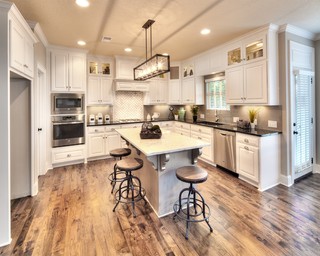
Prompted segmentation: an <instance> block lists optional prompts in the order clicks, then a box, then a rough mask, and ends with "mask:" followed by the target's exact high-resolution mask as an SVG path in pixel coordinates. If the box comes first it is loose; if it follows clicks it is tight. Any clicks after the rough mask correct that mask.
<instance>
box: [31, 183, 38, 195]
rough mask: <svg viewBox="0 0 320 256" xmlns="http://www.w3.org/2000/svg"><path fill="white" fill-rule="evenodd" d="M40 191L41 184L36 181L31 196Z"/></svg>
mask: <svg viewBox="0 0 320 256" xmlns="http://www.w3.org/2000/svg"><path fill="white" fill-rule="evenodd" d="M38 192H39V185H38V182H36V183H35V184H33V186H32V193H31V196H36V195H37V194H38Z"/></svg>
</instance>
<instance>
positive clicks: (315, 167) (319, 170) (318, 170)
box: [313, 164, 320, 173]
mask: <svg viewBox="0 0 320 256" xmlns="http://www.w3.org/2000/svg"><path fill="white" fill-rule="evenodd" d="M313 173H320V165H319V164H314V165H313Z"/></svg>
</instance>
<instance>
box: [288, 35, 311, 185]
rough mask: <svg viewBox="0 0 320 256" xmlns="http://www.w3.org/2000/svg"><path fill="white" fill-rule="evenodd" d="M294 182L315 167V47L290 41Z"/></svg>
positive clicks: (292, 174)
mask: <svg viewBox="0 0 320 256" xmlns="http://www.w3.org/2000/svg"><path fill="white" fill-rule="evenodd" d="M290 57H291V67H290V72H291V125H292V126H291V142H292V143H291V159H292V168H291V170H292V173H291V177H292V183H294V181H295V180H297V179H299V178H300V177H302V176H305V175H307V174H309V173H311V172H312V171H313V159H314V155H315V150H314V146H315V145H314V142H315V127H314V123H315V120H314V113H315V105H314V102H315V98H314V95H315V88H314V48H312V47H309V46H306V45H302V44H298V43H296V42H292V41H291V42H290Z"/></svg>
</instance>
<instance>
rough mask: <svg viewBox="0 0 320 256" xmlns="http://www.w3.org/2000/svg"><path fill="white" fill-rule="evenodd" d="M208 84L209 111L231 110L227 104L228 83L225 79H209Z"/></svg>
mask: <svg viewBox="0 0 320 256" xmlns="http://www.w3.org/2000/svg"><path fill="white" fill-rule="evenodd" d="M205 82H206V91H207V109H211V110H215V109H217V110H230V106H229V105H227V103H226V81H225V80H224V79H221V78H220V79H215V78H213V79H208V80H206V81H205Z"/></svg>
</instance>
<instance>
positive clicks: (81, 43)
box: [78, 40, 87, 46]
mask: <svg viewBox="0 0 320 256" xmlns="http://www.w3.org/2000/svg"><path fill="white" fill-rule="evenodd" d="M86 44H87V43H86V42H85V41H82V40H79V41H78V45H81V46H84V45H86Z"/></svg>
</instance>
